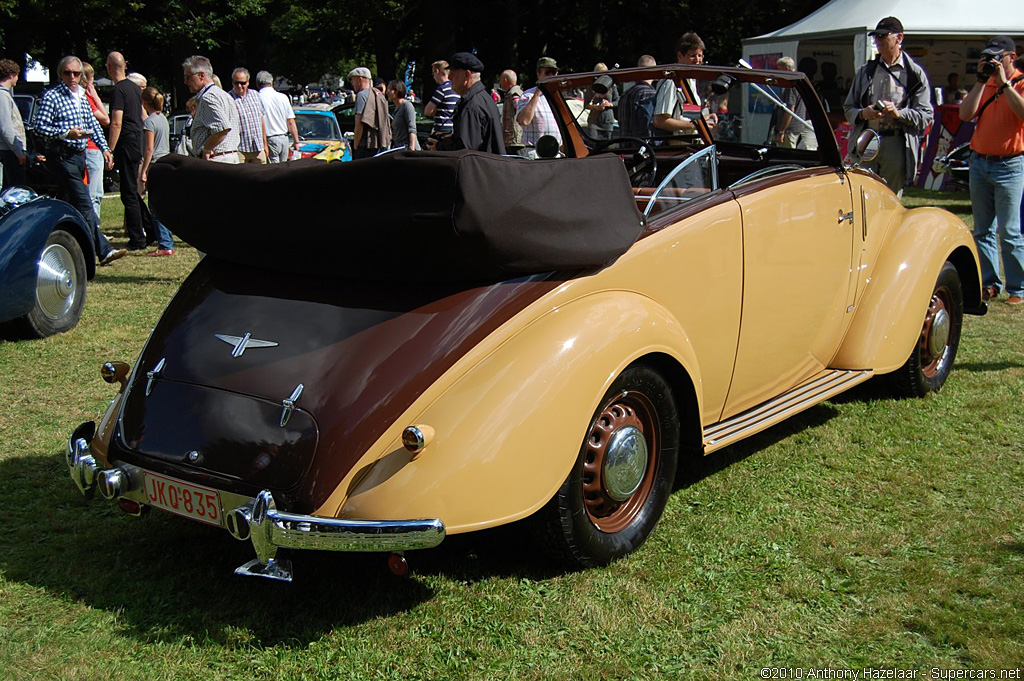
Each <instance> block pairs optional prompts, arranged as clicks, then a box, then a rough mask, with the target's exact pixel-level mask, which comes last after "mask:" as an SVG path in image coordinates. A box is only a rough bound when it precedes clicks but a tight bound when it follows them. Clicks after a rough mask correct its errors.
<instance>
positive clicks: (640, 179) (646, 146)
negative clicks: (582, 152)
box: [591, 137, 658, 187]
mask: <svg viewBox="0 0 1024 681" xmlns="http://www.w3.org/2000/svg"><path fill="white" fill-rule="evenodd" d="M627 144H628V145H629V146H626V145H627ZM615 145H623V146H624V147H626V149H630V148H631V147H635V150H634V151H633V153H632V155H627V154H625V153H622V154H620V156H622V162H623V163H624V164H625V165H626V172H627V173H628V174H629V183H630V184H631V185H633V186H634V187H651V186H654V177H655V175H657V173H658V157H657V156H655V155H654V147H653V146H651V143H650V142H648V141H647V140H645V139H643V138H642V137H613V138H612V139H610V140H604V141H603V142H598V143H597V144H596V145H595V146H594V148H593V149H592V150H591V153H593V154H600V153H601V152H603V151H607V150H608V148H609V147H612V146H615ZM626 149H624V150H623V151H625V150H626Z"/></svg>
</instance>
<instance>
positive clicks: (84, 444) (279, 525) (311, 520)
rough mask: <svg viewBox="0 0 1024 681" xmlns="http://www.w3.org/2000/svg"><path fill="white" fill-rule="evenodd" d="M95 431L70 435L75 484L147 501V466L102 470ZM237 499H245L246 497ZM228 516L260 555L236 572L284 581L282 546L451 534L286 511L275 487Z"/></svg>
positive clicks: (408, 546) (402, 542)
mask: <svg viewBox="0 0 1024 681" xmlns="http://www.w3.org/2000/svg"><path fill="white" fill-rule="evenodd" d="M95 433H96V424H95V423H94V422H92V421H87V422H86V423H83V424H82V425H80V426H79V427H78V428H76V429H75V431H74V432H73V433H72V434H71V437H70V438H69V439H68V448H67V455H66V457H67V465H68V472H69V473H70V474H71V479H72V480H73V481H74V482H75V485H76V486H77V487H78V489H79V490H80V491H81V492H82V494H84V495H85V497H86V498H88V499H91V498H92V497H93V495H94V494H95V492H96V489H97V488H99V490H100V492H101V494H102V495H103V496H104V497H105V498H107V499H118V498H120V497H121V496H129V497H131V498H135V499H136V500H137V501H139V502H140V503H143V504H144V503H145V496H144V495H143V494H142V489H141V486H142V480H143V475H142V473H143V471H142V469H139V468H137V467H136V466H131V465H128V464H122V465H119V466H115V467H114V468H109V469H106V470H101V469H100V466H99V464H97V462H96V459H95V457H93V455H92V453H91V451H90V447H89V445H90V443H91V442H92V438H93V437H94V435H95ZM224 494H226V493H222V496H223V495H224ZM231 496H234V495H231ZM236 499H237V501H236V502H235V503H239V502H240V501H243V500H244V499H245V497H241V498H240V499H239V498H238V497H236ZM222 511H223V509H222ZM225 519H226V524H227V529H228V531H229V532H230V533H231V535H232V536H233V537H235V539H239V540H241V541H246V540H251V541H252V545H253V548H254V549H255V551H256V560H253V561H250V562H249V563H246V564H245V565H243V566H241V567H239V568H238V569H237V570H235V574H241V575H253V576H259V577H269V578H271V579H279V580H284V581H291V578H292V576H291V566H290V564H289V561H287V560H279V559H277V551H278V549H299V550H313V551H370V552H378V551H379V552H399V551H411V550H415V549H428V548H433V547H435V546H437V545H438V544H440V543H441V542H442V541H443V540H444V538H445V527H444V523H443V522H441V520H440V519H437V518H427V519H422V520H354V519H347V518H329V517H325V516H315V515H304V514H299V513H289V512H287V511H281V510H278V508H277V504H276V503H275V502H274V496H273V494H271V492H270V490H263V491H261V492H260V493H259V494H257V495H256V498H255V499H251V500H249V501H248V503H244V504H242V505H240V506H237V507H235V508H233V509H232V510H230V511H228V512H227V513H226V514H225Z"/></svg>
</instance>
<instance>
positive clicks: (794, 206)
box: [724, 167, 856, 417]
mask: <svg viewBox="0 0 1024 681" xmlns="http://www.w3.org/2000/svg"><path fill="white" fill-rule="evenodd" d="M736 201H737V202H738V203H739V204H740V214H741V216H742V220H743V303H742V312H741V320H740V336H739V344H738V348H737V353H736V363H735V367H734V370H733V379H732V385H731V387H730V389H729V396H728V398H727V400H726V408H725V413H724V416H725V417H728V416H731V415H734V414H738V413H740V412H742V411H745V410H746V409H749V408H751V407H753V406H755V405H757V404H760V403H761V402H763V401H765V400H767V399H769V398H771V397H774V396H776V395H778V394H781V393H783V392H785V391H787V390H789V389H790V388H793V387H795V386H796V385H798V384H800V383H801V382H803V381H805V380H806V379H808V378H809V377H811V376H813V375H814V374H815V373H817V372H818V371H820V370H822V369H823V368H824V367H826V366H827V365H828V363H829V362H830V361H831V359H832V357H833V356H834V354H835V352H836V349H837V348H838V346H839V343H840V341H841V340H842V336H843V333H844V332H845V330H846V326H847V323H848V317H849V314H848V309H847V308H848V307H849V305H850V304H851V303H852V300H851V295H852V292H853V291H852V289H851V285H850V284H851V279H852V277H851V269H852V256H853V250H854V249H853V245H854V231H855V228H854V225H855V224H856V220H855V219H854V214H853V201H852V196H851V192H850V183H849V181H848V180H847V178H846V177H845V175H844V174H843V173H841V172H837V171H836V170H835V169H828V168H820V167H819V168H815V169H811V170H803V171H795V172H790V173H786V174H784V175H782V176H777V177H774V178H771V179H767V180H762V181H759V182H753V183H751V184H750V185H746V186H744V187H741V188H739V189H737V190H736Z"/></svg>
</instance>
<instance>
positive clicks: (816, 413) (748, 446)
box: [675, 386, 861, 490]
mask: <svg viewBox="0 0 1024 681" xmlns="http://www.w3.org/2000/svg"><path fill="white" fill-rule="evenodd" d="M858 387H861V386H858ZM844 394H845V393H844ZM838 415H839V410H838V409H836V408H835V407H833V406H831V405H829V404H819V405H816V406H814V407H811V408H810V409H808V410H807V411H805V412H802V413H800V414H797V415H796V416H793V417H791V418H788V419H786V420H785V421H783V422H782V423H779V424H777V425H775V426H772V427H771V428H769V429H768V430H765V431H762V432H760V433H757V434H756V435H751V436H750V437H748V438H745V439H743V440H741V441H739V442H737V443H736V444H734V445H729V446H728V447H725V448H723V449H720V450H718V451H716V452H712V453H711V454H709V455H707V456H703V457H700V456H694V457H693V458H691V459H690V460H689V462H684V461H682V460H681V461H680V462H679V472H678V474H677V475H676V486H675V489H676V490H680V489H685V488H687V487H690V486H691V485H695V484H697V483H698V482H700V481H701V480H703V479H705V478H707V477H709V476H711V475H714V474H715V473H718V472H719V471H723V470H725V469H726V468H728V467H729V466H732V465H733V464H735V463H739V462H740V461H743V460H744V459H746V458H748V457H750V456H752V455H754V454H757V453H758V452H760V451H762V450H764V449H767V448H768V447H770V446H772V445H774V444H776V443H778V442H781V441H782V440H785V439H786V438H788V437H790V436H792V435H795V434H797V433H799V432H801V431H804V430H806V429H808V428H815V427H817V426H822V425H824V424H826V423H828V422H829V421H830V420H832V419H833V418H835V417H836V416H838Z"/></svg>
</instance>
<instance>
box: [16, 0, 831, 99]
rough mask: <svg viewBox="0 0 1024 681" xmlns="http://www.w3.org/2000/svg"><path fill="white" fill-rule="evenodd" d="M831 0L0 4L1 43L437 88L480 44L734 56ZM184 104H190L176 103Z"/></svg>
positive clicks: (176, 76) (518, 64)
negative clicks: (683, 42) (399, 79)
mask: <svg viewBox="0 0 1024 681" xmlns="http://www.w3.org/2000/svg"><path fill="white" fill-rule="evenodd" d="M822 4H824V0H774V1H769V2H762V3H747V2H718V3H715V2H703V1H702V2H690V1H689V0H683V1H682V2H664V1H661V0H628V1H627V0H587V1H586V2H583V1H582V0H560V1H558V2H556V1H554V0H475V1H473V2H470V1H467V0H435V1H434V2H430V3H427V2H423V1H422V0H375V1H374V2H365V0H364V1H363V2H355V1H354V0H327V1H326V2H323V1H321V2H293V1H288V0H227V2H224V1H223V0H221V1H217V2H214V1H213V0H161V2H159V3H157V2H149V1H148V0H127V1H126V2H123V3H110V2H106V1H105V0H75V1H74V2H72V1H71V0H0V17H3V21H2V22H0V52H3V54H4V56H5V57H8V58H12V59H14V60H15V61H18V62H23V61H24V57H23V55H24V54H26V53H27V54H30V55H32V57H33V58H35V59H37V60H38V61H40V62H41V63H43V64H44V65H47V66H49V67H50V68H51V69H52V68H53V66H54V65H55V64H56V62H57V61H58V60H59V59H60V58H61V57H62V56H63V55H65V54H76V55H78V56H80V57H82V58H83V59H86V60H89V61H92V62H93V63H94V65H95V66H98V67H100V68H99V69H98V71H99V74H100V75H102V73H103V70H102V62H103V59H104V57H105V55H106V53H107V52H108V51H110V50H115V49H116V50H120V51H121V52H123V53H124V54H125V56H126V57H127V59H128V61H129V69H130V70H134V71H139V72H140V73H143V74H144V75H146V76H147V77H148V78H149V79H150V80H151V81H153V82H155V83H156V84H158V85H159V86H160V87H162V88H164V89H168V88H172V87H177V88H178V89H179V91H180V90H181V87H182V86H181V67H180V65H181V62H182V61H183V60H184V59H185V58H186V57H188V56H189V55H192V54H204V55H206V56H208V57H210V59H211V61H212V62H213V65H214V69H215V71H216V72H217V73H218V74H220V75H221V77H222V78H224V77H226V76H227V75H228V74H229V73H230V71H231V70H232V69H233V68H234V67H236V66H246V67H247V68H249V69H250V71H253V72H255V71H257V70H260V69H267V70H269V71H271V72H273V73H274V74H275V75H280V76H285V77H287V78H288V79H289V80H291V81H292V82H295V83H309V82H314V81H318V80H319V79H320V77H321V76H322V75H323V74H325V73H335V74H345V73H347V72H348V70H349V69H350V68H351V67H353V66H356V65H366V66H370V67H371V69H372V70H373V71H374V74H375V75H380V76H382V77H383V78H385V79H390V78H394V77H396V76H400V75H401V73H402V72H403V71H404V68H405V65H406V63H407V62H409V61H416V62H417V65H418V68H417V73H416V78H415V85H416V87H417V89H425V90H426V91H427V92H426V93H424V94H429V91H430V90H431V89H432V86H433V83H432V81H430V74H429V66H430V63H431V62H432V61H434V60H436V59H444V58H446V57H448V56H449V55H450V54H452V53H453V52H456V51H461V50H466V51H475V52H476V53H477V54H478V55H479V57H480V59H481V60H482V61H483V62H484V64H485V65H486V66H487V72H485V74H484V77H485V79H493V78H494V77H495V76H496V75H497V74H498V73H499V72H500V71H501V70H503V69H506V68H512V69H515V70H517V71H519V72H520V73H521V74H523V75H524V76H526V77H527V79H528V80H529V79H532V77H533V71H534V69H533V65H534V64H535V63H536V60H537V58H538V57H540V56H541V55H550V56H552V57H554V58H555V59H556V60H557V61H558V63H559V65H560V66H562V67H563V69H564V70H573V71H583V70H590V69H591V68H592V67H593V65H594V64H595V63H596V62H598V61H603V62H605V63H606V64H608V65H609V66H613V65H614V64H616V63H617V64H620V65H621V66H633V65H635V64H636V60H637V58H638V57H640V56H641V55H643V54H651V55H653V56H654V57H655V58H656V59H658V61H670V60H672V59H673V58H674V48H673V46H674V43H675V40H676V38H677V37H678V36H679V35H681V34H682V33H684V32H686V31H696V32H697V33H698V34H700V36H701V37H702V38H703V39H704V41H705V43H706V44H707V48H708V49H707V61H709V62H710V63H718V64H721V63H731V62H734V61H735V60H736V59H737V58H738V57H739V56H740V41H741V40H742V38H744V37H747V36H751V35H760V34H762V33H766V32H769V31H772V30H775V29H777V28H781V27H782V26H785V25H788V24H790V23H792V22H793V21H796V20H797V19H799V18H800V17H802V16H805V15H806V14H808V13H809V12H811V11H813V10H814V9H816V8H818V7H819V6H821V5H822ZM178 101H183V100H181V99H179V100H178Z"/></svg>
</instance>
